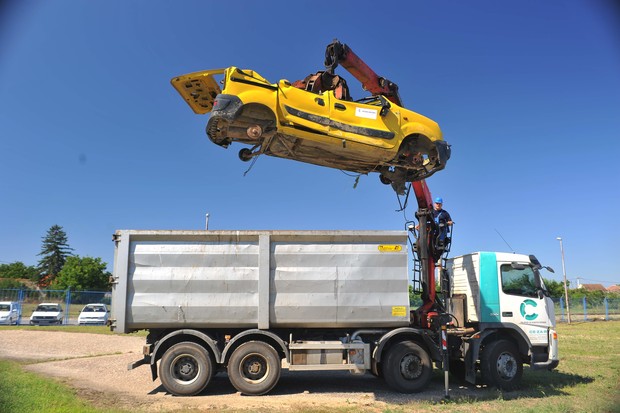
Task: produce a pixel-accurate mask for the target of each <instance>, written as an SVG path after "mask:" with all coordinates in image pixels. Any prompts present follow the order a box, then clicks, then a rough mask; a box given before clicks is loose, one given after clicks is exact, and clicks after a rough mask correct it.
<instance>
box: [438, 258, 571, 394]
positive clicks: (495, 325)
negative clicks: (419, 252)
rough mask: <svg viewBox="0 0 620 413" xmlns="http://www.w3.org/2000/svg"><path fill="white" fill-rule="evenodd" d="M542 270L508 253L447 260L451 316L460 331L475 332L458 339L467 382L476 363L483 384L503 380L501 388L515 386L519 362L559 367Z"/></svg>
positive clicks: (551, 308)
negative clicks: (461, 347)
mask: <svg viewBox="0 0 620 413" xmlns="http://www.w3.org/2000/svg"><path fill="white" fill-rule="evenodd" d="M541 268H543V267H542V266H541V265H540V263H539V262H538V260H537V259H536V258H535V257H534V256H531V255H530V256H528V255H523V254H512V253H499V252H476V253H473V254H467V255H463V256H460V257H455V258H452V259H450V260H448V262H447V271H448V272H449V274H450V278H451V285H450V292H451V294H450V296H451V298H450V307H451V308H450V310H451V311H450V312H451V313H452V314H453V315H454V317H455V320H456V322H457V323H458V325H459V327H463V328H466V329H467V328H468V329H473V330H475V331H476V333H475V334H473V335H472V336H466V337H461V339H462V341H463V345H464V347H465V348H466V351H465V352H463V357H462V361H464V363H465V371H466V379H467V380H468V381H471V382H474V381H475V364H476V361H477V360H480V370H481V373H482V375H483V379H486V380H488V381H498V379H499V381H500V383H501V381H502V379H503V381H504V382H505V386H504V388H510V387H512V386H513V385H514V384H516V383H517V382H518V380H519V379H520V376H521V374H522V364H523V363H526V364H530V366H531V367H532V368H547V369H553V368H555V367H556V366H557V365H558V362H559V359H558V339H557V333H556V331H555V313H554V306H553V301H552V300H551V298H550V297H549V294H548V292H547V290H546V288H545V285H544V281H543V279H542V277H541V275H540V271H539V270H540V269H541ZM498 341H501V342H502V343H501V344H500V345H499V347H500V348H501V351H500V350H497V348H496V347H497V345H496V344H494V343H496V342H498ZM491 353H493V354H491ZM456 362H457V363H458V361H456ZM502 366H503V367H502ZM485 374H486V375H487V376H491V377H486V378H485V377H484V376H485Z"/></svg>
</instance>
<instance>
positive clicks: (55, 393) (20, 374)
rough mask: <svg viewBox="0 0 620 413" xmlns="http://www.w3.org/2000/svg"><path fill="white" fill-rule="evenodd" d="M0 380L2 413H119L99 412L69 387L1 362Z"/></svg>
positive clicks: (17, 365)
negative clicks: (0, 378)
mask: <svg viewBox="0 0 620 413" xmlns="http://www.w3.org/2000/svg"><path fill="white" fill-rule="evenodd" d="M0 377H2V380H0V412H3V413H22V412H23V413H31V412H49V413H65V412H66V413H102V412H120V411H119V410H111V409H108V408H105V409H99V408H96V407H94V406H92V405H91V404H90V403H88V402H86V401H85V400H82V399H80V398H79V397H77V396H76V392H75V391H74V390H72V389H71V388H70V387H68V386H66V385H64V384H62V383H59V382H57V381H54V380H50V379H45V378H42V377H40V376H38V375H36V374H34V373H29V372H26V371H23V370H22V368H21V366H20V365H19V364H17V363H14V362H10V361H4V360H2V361H0Z"/></svg>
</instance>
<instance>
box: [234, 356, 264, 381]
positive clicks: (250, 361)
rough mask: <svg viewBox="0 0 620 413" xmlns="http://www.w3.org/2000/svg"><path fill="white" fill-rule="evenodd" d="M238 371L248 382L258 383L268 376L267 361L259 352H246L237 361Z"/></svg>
mask: <svg viewBox="0 0 620 413" xmlns="http://www.w3.org/2000/svg"><path fill="white" fill-rule="evenodd" d="M239 373H240V374H241V377H243V379H244V380H246V381H247V382H250V383H260V382H262V381H264V380H265V379H266V378H267V377H268V376H269V363H267V360H266V359H265V358H264V357H263V356H261V355H260V354H256V353H252V354H248V355H246V356H245V357H243V359H242V360H241V363H239Z"/></svg>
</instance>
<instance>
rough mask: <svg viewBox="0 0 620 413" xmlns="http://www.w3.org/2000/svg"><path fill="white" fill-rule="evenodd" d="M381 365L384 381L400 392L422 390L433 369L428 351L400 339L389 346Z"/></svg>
mask: <svg viewBox="0 0 620 413" xmlns="http://www.w3.org/2000/svg"><path fill="white" fill-rule="evenodd" d="M382 365H383V377H385V381H386V382H387V384H388V385H389V386H390V387H391V388H393V389H394V390H396V391H398V392H400V393H414V392H419V391H421V390H423V389H424V388H425V387H426V386H427V385H428V382H429V380H430V378H431V372H432V371H433V365H432V364H431V358H430V356H429V355H428V353H427V352H426V351H425V350H424V349H423V348H422V347H420V346H419V345H417V344H416V343H413V342H410V341H402V342H400V343H398V344H395V345H394V346H393V347H392V348H390V349H389V350H388V354H387V357H386V359H385V363H382Z"/></svg>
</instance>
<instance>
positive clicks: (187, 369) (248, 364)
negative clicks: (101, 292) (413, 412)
mask: <svg viewBox="0 0 620 413" xmlns="http://www.w3.org/2000/svg"><path fill="white" fill-rule="evenodd" d="M413 232H414V229H413V228H410V229H409V230H403V231H248V230H246V231H223V230H204V231H162V230H158V231H144V230H141V231H138V230H119V231H117V232H116V233H115V235H114V241H115V259H114V273H113V276H112V280H111V281H112V285H113V288H112V315H111V318H110V321H109V323H110V325H111V328H112V330H113V331H116V332H119V333H130V332H133V331H137V330H147V331H148V336H147V338H146V344H145V346H144V348H143V358H142V359H140V360H137V361H136V362H134V363H132V364H131V365H130V366H129V368H135V367H138V366H140V365H143V364H146V365H149V366H150V368H151V375H152V378H153V380H155V379H156V378H157V377H159V378H160V380H161V383H162V384H163V386H164V388H165V389H166V390H167V391H168V392H170V393H172V394H174V395H178V396H191V395H196V394H198V393H200V392H202V391H203V390H204V389H205V388H206V387H207V386H208V385H209V384H210V382H211V379H212V377H213V375H214V374H215V373H216V372H218V371H226V372H227V374H228V378H229V380H230V382H231V383H232V385H233V386H234V387H235V388H236V389H237V390H238V391H239V392H241V393H242V394H247V395H261V394H265V393H267V392H269V391H270V390H272V389H273V388H274V387H275V386H276V385H277V383H278V381H279V378H280V373H281V370H282V369H283V368H285V369H288V370H290V371H309V370H319V371H325V372H329V371H334V370H345V371H349V372H351V373H353V374H362V373H366V372H370V373H371V374H373V375H375V376H377V377H379V378H382V379H384V380H385V382H386V383H387V384H388V385H389V386H390V387H391V388H392V389H394V390H395V391H397V392H401V393H412V392H417V391H421V390H423V389H424V388H425V387H426V386H427V385H428V383H429V381H430V379H431V374H432V370H433V368H434V366H435V367H444V368H445V367H447V365H448V364H449V365H450V366H451V368H450V370H451V371H452V372H453V373H454V374H457V375H459V376H460V378H462V379H464V380H467V381H469V382H476V380H482V381H484V382H486V383H489V384H491V385H495V386H497V387H499V388H501V389H506V390H510V389H513V388H515V386H517V384H518V382H519V380H520V378H521V375H522V372H523V364H524V363H525V364H530V366H531V367H533V368H548V369H551V368H554V367H555V366H557V364H558V340H557V334H556V332H555V330H554V325H555V316H554V312H553V302H552V301H551V299H550V298H549V297H548V294H547V293H546V289H545V286H544V282H543V279H542V277H541V276H540V269H541V268H543V267H542V266H541V265H540V263H539V262H538V260H537V259H536V258H535V257H534V256H531V255H530V256H528V255H520V254H511V253H495V252H477V253H474V254H469V255H464V256H461V257H455V258H452V259H450V260H445V262H444V264H445V268H442V269H441V270H437V273H438V275H439V274H440V278H441V282H440V285H441V288H440V290H441V291H440V292H439V293H438V295H443V299H442V300H436V305H439V302H440V301H441V305H442V307H443V308H444V309H445V311H429V312H426V313H425V320H424V322H423V323H421V321H420V319H419V317H420V315H419V311H418V310H414V309H412V307H411V305H410V297H409V284H410V269H409V268H408V267H409V264H408V263H409V261H410V260H409V259H408V251H409V250H410V248H415V243H414V241H413V239H414V237H412V234H413ZM425 294H427V295H428V290H427V289H426V292H425ZM422 324H424V326H422ZM442 331H445V332H447V336H443V337H444V340H445V341H444V340H442ZM442 342H443V343H442ZM477 375H479V376H480V378H477Z"/></svg>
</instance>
